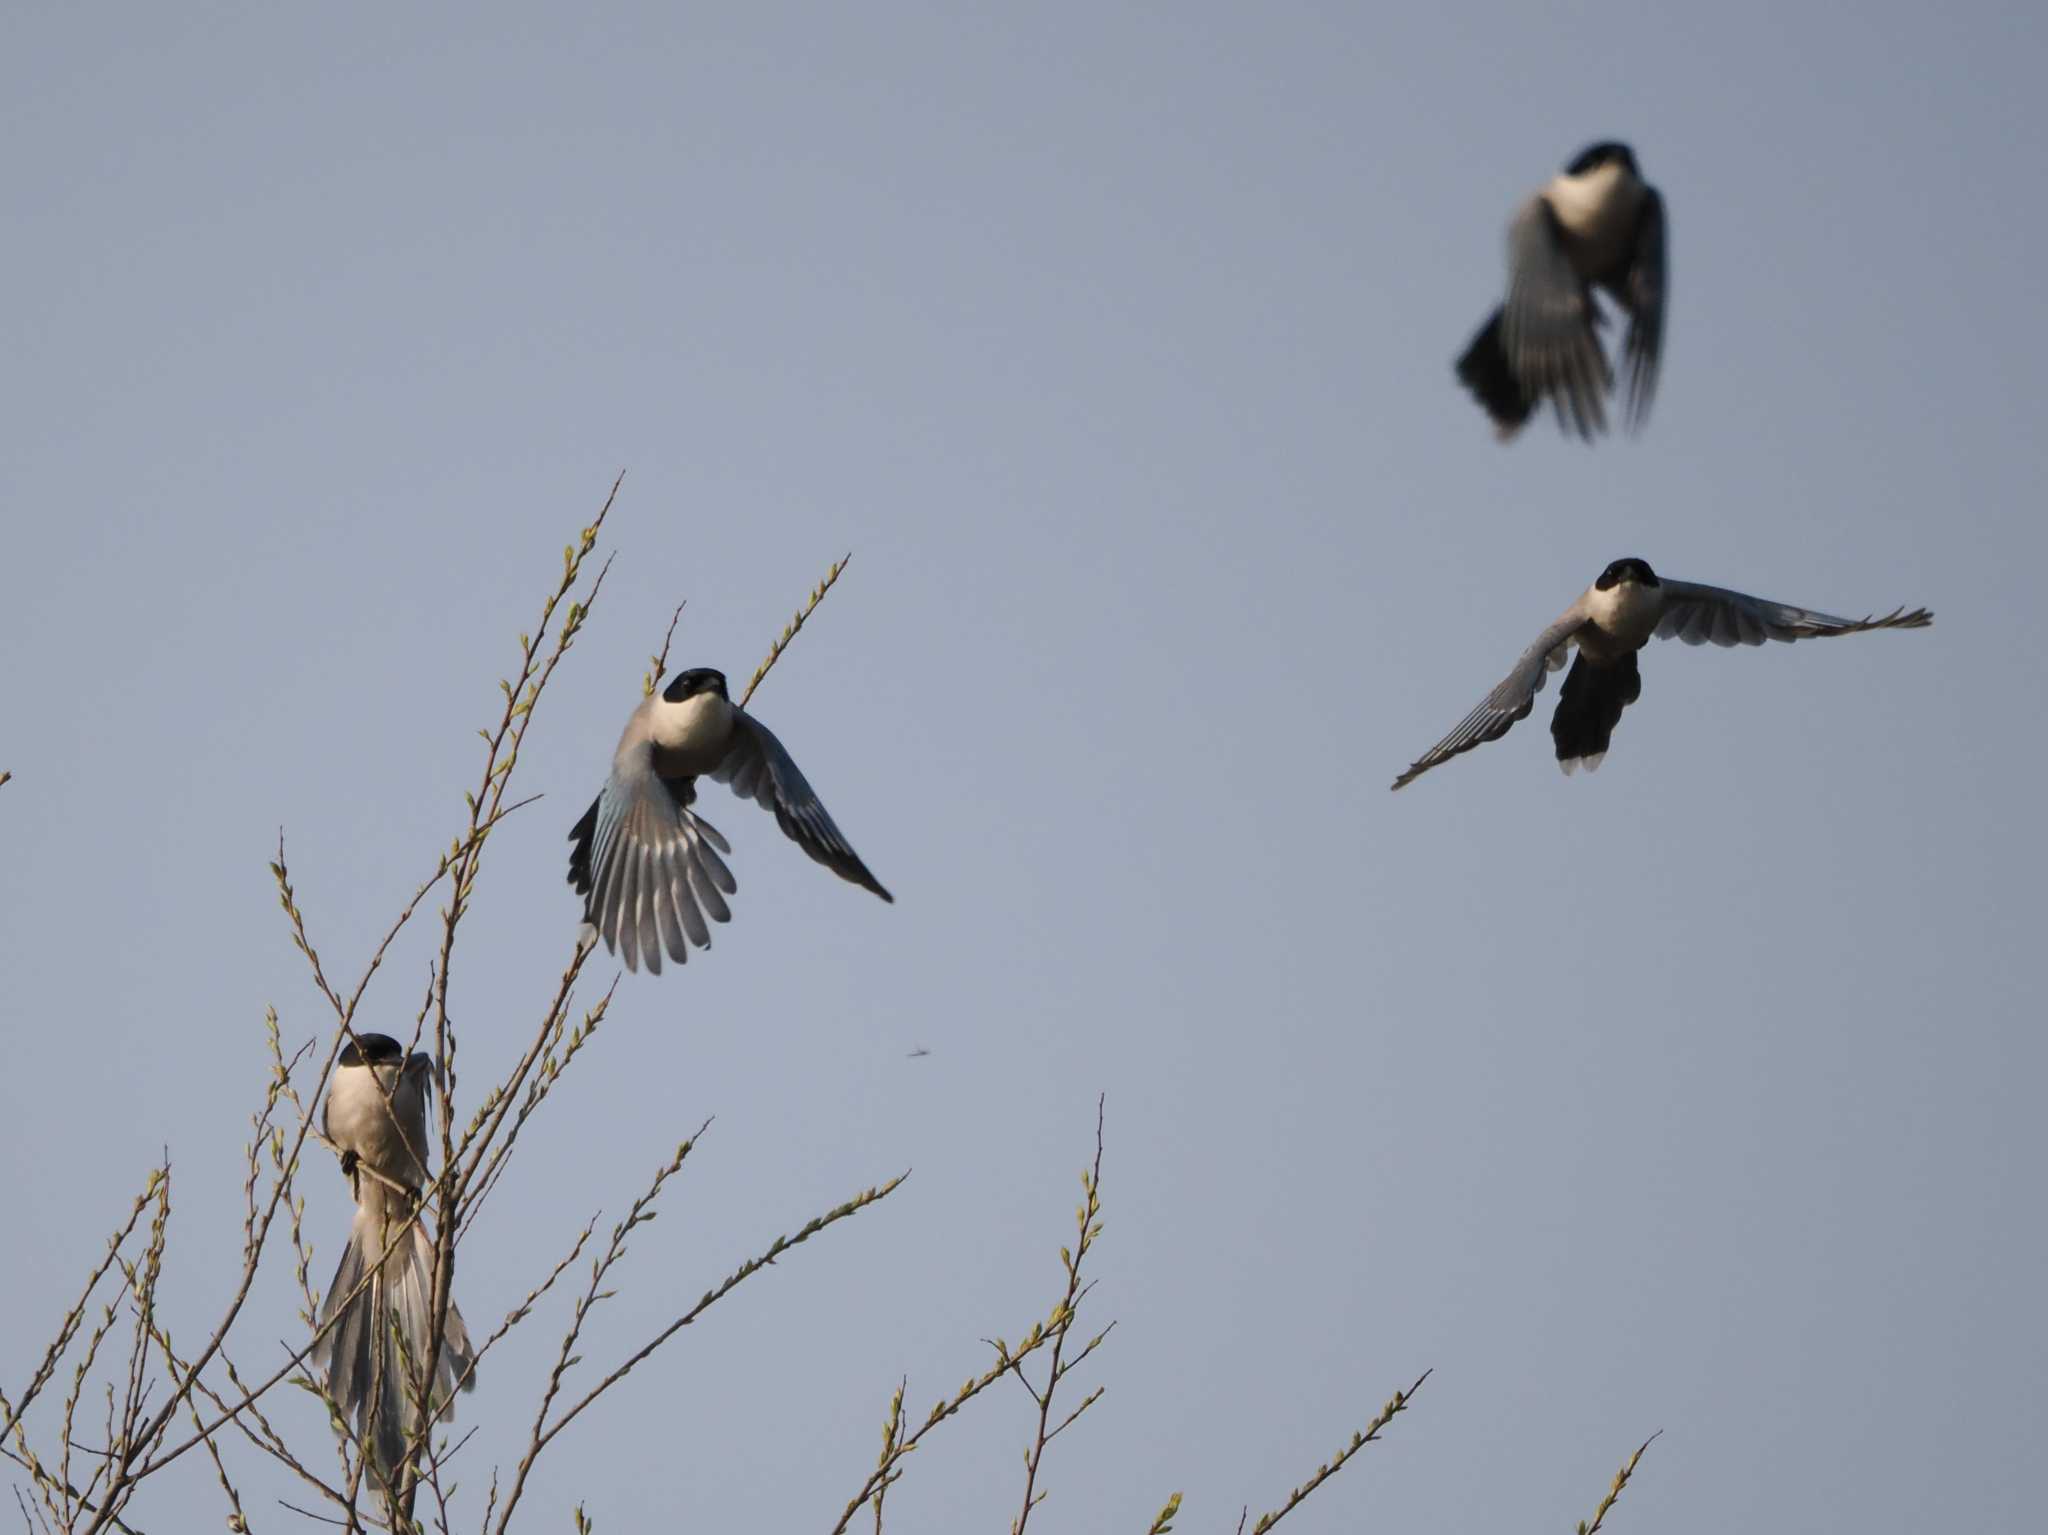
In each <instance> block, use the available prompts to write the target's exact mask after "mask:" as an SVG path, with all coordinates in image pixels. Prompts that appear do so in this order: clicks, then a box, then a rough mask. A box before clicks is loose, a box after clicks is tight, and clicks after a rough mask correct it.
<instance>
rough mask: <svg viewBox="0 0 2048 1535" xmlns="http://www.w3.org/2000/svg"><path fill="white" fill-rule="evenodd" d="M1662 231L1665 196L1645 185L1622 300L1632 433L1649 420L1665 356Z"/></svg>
mask: <svg viewBox="0 0 2048 1535" xmlns="http://www.w3.org/2000/svg"><path fill="white" fill-rule="evenodd" d="M1664 235H1665V221H1664V199H1663V198H1662V197H1661V196H1659V195H1658V192H1657V189H1656V188H1655V187H1645V188H1644V189H1643V205H1642V209H1641V211H1640V212H1639V213H1638V214H1637V215H1636V239H1635V250H1634V255H1633V256H1632V257H1631V258H1630V260H1629V265H1628V272H1627V275H1626V276H1624V277H1623V279H1622V287H1621V296H1622V303H1623V305H1624V307H1626V308H1627V310H1628V314H1629V325H1628V339H1627V340H1626V341H1625V342H1623V344H1622V363H1623V366H1624V368H1625V370H1626V377H1627V381H1628V394H1627V402H1626V409H1627V414H1628V429H1629V430H1630V431H1632V432H1635V431H1640V430H1641V429H1642V426H1643V423H1644V422H1645V421H1647V420H1649V419H1650V401H1651V399H1652V398H1654V397H1655V395H1656V393H1657V369H1658V365H1659V364H1660V363H1661V362H1662V361H1663V357H1664V304H1665V299H1666V297H1667V295H1668V294H1669V293H1670V277H1669V274H1668V268H1667V265H1666V258H1665V254H1664Z"/></svg>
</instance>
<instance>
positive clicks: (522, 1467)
mask: <svg viewBox="0 0 2048 1535" xmlns="http://www.w3.org/2000/svg"><path fill="white" fill-rule="evenodd" d="M708 1128H709V1121H706V1124H705V1126H704V1127H703V1128H702V1129H699V1130H698V1132H697V1136H692V1137H691V1138H690V1139H689V1140H686V1141H684V1142H683V1143H682V1144H681V1145H680V1146H678V1147H677V1148H676V1153H675V1155H674V1156H673V1157H671V1158H670V1159H669V1160H668V1161H667V1162H666V1163H664V1164H663V1165H662V1166H661V1167H660V1168H659V1169H657V1170H656V1172H655V1175H654V1181H653V1182H652V1183H651V1184H649V1185H648V1187H647V1191H646V1192H645V1193H644V1194H642V1195H641V1196H640V1197H639V1198H638V1199H636V1200H634V1201H633V1205H632V1208H631V1209H630V1210H628V1211H627V1213H626V1218H625V1219H624V1220H623V1221H621V1222H619V1224H618V1225H617V1226H616V1227H615V1228H613V1231H612V1239H611V1244H610V1245H609V1246H608V1247H607V1248H606V1250H605V1252H604V1255H603V1256H602V1257H600V1258H599V1259H598V1260H597V1261H596V1262H595V1263H594V1264H592V1265H591V1273H590V1283H589V1285H588V1287H587V1288H586V1289H585V1290H584V1293H583V1295H582V1297H581V1299H579V1300H578V1301H577V1303H576V1312H575V1316H574V1317H573V1318H572V1320H571V1322H570V1325H569V1330H568V1332H567V1333H566V1334H565V1335H564V1336H563V1338H562V1346H561V1349H560V1351H559V1352H558V1353H557V1355H556V1359H555V1367H554V1369H553V1371H552V1372H551V1373H550V1375H549V1377H548V1383H547V1386H546V1388H545V1390H544V1391H543V1394H542V1396H541V1403H540V1407H539V1409H538V1410H537V1411H536V1412H535V1414H534V1419H533V1430H532V1432H531V1434H530V1435H529V1437H528V1439H527V1445H526V1453H525V1454H524V1455H523V1456H522V1457H521V1458H520V1461H519V1465H518V1468H517V1469H516V1470H515V1471H514V1473H513V1477H512V1486H511V1488H510V1489H509V1490H508V1491H507V1492H506V1494H505V1501H504V1504H503V1506H502V1507H501V1508H500V1510H499V1513H498V1522H497V1526H496V1529H497V1532H498V1535H505V1531H506V1530H507V1528H508V1527H509V1526H510V1524H511V1520H512V1514H513V1511H514V1510H515V1509H517V1508H518V1506H519V1500H520V1498H521V1497H522V1496H523V1495H524V1494H525V1491H526V1481H527V1477H528V1476H529V1475H530V1474H531V1473H532V1471H533V1467H534V1463H535V1462H536V1461H538V1460H539V1459H540V1455H541V1452H542V1451H543V1450H545V1449H546V1448H547V1447H548V1445H549V1444H550V1443H551V1442H552V1441H553V1439H554V1437H555V1436H556V1435H557V1434H559V1433H561V1431H562V1430H563V1429H565V1428H567V1427H568V1426H569V1425H570V1424H571V1423H573V1422H575V1421H576V1419H577V1417H578V1416H579V1415H580V1414H581V1413H582V1412H583V1410H584V1409H585V1408H586V1407H588V1406H590V1404H591V1403H592V1402H595V1401H596V1400H597V1399H598V1398H599V1397H601V1396H603V1395H604V1393H605V1392H607V1391H609V1390H610V1389H611V1388H612V1387H613V1386H615V1385H617V1384H618V1383H619V1382H620V1381H622V1380H624V1379H625V1378H626V1377H627V1376H628V1375H630V1374H631V1373H632V1372H633V1370H634V1368H635V1367H636V1366H637V1365H639V1364H640V1363H641V1362H642V1361H644V1360H645V1359H646V1358H647V1357H648V1356H649V1355H650V1354H652V1353H653V1352H654V1351H655V1350H656V1349H658V1348H660V1347H661V1346H662V1345H663V1344H664V1343H666V1342H668V1340H669V1339H670V1338H672V1337H674V1336H675V1335H676V1334H677V1333H678V1332H680V1331H682V1330H683V1329H684V1328H685V1327H688V1326H690V1325H691V1324H692V1323H693V1322H695V1321H696V1320H697V1318H698V1317H700V1316H702V1315H703V1314H704V1313H705V1312H706V1311H708V1310H709V1309H710V1308H711V1307H712V1306H714V1305H716V1304H717V1303H718V1302H719V1301H720V1300H723V1299H724V1298H725V1297H726V1296H727V1295H729V1294H731V1293H732V1291H733V1290H734V1289H736V1288H738V1286H739V1285H741V1284H742V1283H744V1282H745V1281H746V1280H747V1279H749V1278H751V1277H752V1276H753V1275H755V1274H757V1273H759V1272H760V1271H761V1270H762V1269H764V1268H766V1267H768V1266H769V1265H770V1264H772V1263H774V1262H775V1260H776V1259H777V1258H779V1257H781V1256H782V1255H783V1254H784V1253H785V1252H788V1251H789V1250H790V1249H791V1248H792V1247H797V1246H801V1245H802V1244H803V1243H805V1242H808V1241H809V1240H810V1239H811V1238H812V1237H814V1236H816V1235H817V1234H818V1233H819V1232H821V1231H823V1230H824V1229H825V1228H826V1227H827V1226H831V1225H835V1224H836V1223H838V1222H839V1221H842V1220H845V1219H846V1218H847V1217H848V1216H851V1215H856V1214H858V1213H859V1212H860V1211H862V1210H865V1209H866V1208H867V1207H868V1206H869V1205H872V1204H874V1203H876V1202H877V1201H879V1200H883V1199H886V1198H888V1197H889V1195H891V1194H893V1193H894V1192H895V1191H896V1190H897V1189H898V1188H899V1187H901V1186H902V1183H903V1180H904V1179H905V1178H907V1177H909V1176H910V1175H909V1174H908V1173H900V1174H898V1175H897V1176H896V1177H894V1178H891V1179H890V1180H889V1181H888V1182H887V1183H885V1184H882V1185H881V1186H879V1187H877V1188H870V1189H867V1190H866V1191H864V1192H862V1193H860V1194H856V1195H855V1196H854V1197H853V1198H852V1199H849V1200H847V1201H846V1203H844V1204H842V1205H839V1206H838V1207H836V1208H835V1209H831V1210H828V1211H826V1212H825V1213H824V1214H823V1215H820V1216H815V1217H813V1218H812V1219H811V1220H810V1221H808V1222H807V1223H806V1224H805V1225H804V1226H803V1227H802V1228H801V1229H799V1230H798V1231H797V1232H796V1234H795V1235H793V1236H782V1237H777V1238H776V1239H775V1240H774V1241H773V1242H772V1243H770V1244H769V1246H768V1249H767V1251H765V1252H763V1253H761V1254H760V1255H759V1256H758V1257H754V1258H749V1259H748V1260H747V1261H746V1262H745V1263H742V1264H741V1265H740V1266H739V1267H738V1268H737V1269H735V1270H734V1271H733V1272H732V1273H730V1274H728V1275H727V1276H726V1277H725V1279H724V1280H723V1282H721V1283H720V1284H719V1285H718V1286H716V1287H715V1288H714V1289H710V1290H707V1291H705V1292H704V1295H703V1297H702V1298H701V1299H700V1300H699V1301H698V1302H697V1304H696V1305H694V1306H692V1307H691V1308H690V1309H689V1310H688V1311H686V1312H684V1313H683V1314H682V1315H681V1316H679V1317H677V1318H676V1320H675V1321H673V1322H671V1323H669V1325H668V1326H667V1327H665V1328H663V1329H662V1330H661V1331H660V1332H659V1333H656V1334H655V1335H654V1337H653V1338H651V1339H650V1340H648V1342H647V1343H645V1344H643V1345H642V1346H641V1347H640V1348H639V1349H637V1350H636V1351H635V1352H634V1353H632V1354H631V1355H629V1356H628V1357H627V1358H626V1359H625V1361H624V1362H623V1363H621V1364H620V1365H619V1366H618V1367H617V1368H616V1369H614V1370H613V1371H612V1372H611V1373H610V1374H609V1375H607V1376H605V1377H604V1379H602V1380H600V1381H599V1382H598V1383H597V1384H596V1385H594V1386H592V1387H591V1388H590V1389H589V1390H588V1391H586V1392H584V1393H583V1395H582V1396H581V1397H580V1398H578V1399H577V1401H576V1402H575V1403H574V1404H573V1405H571V1406H570V1407H568V1408H566V1409H564V1410H563V1411H562V1412H560V1413H559V1414H557V1415H556V1416H555V1418H554V1421H553V1422H549V1421H548V1411H549V1409H550V1408H551V1407H552V1406H553V1404H554V1401H555V1398H556V1396H557V1395H558V1394H559V1393H560V1391H561V1388H562V1380H563V1377H565V1376H566V1375H567V1374H568V1372H569V1370H570V1369H571V1368H572V1367H573V1366H574V1365H575V1364H576V1363H577V1362H578V1356H577V1355H576V1353H575V1348H576V1343H577V1340H578V1339H579V1338H580V1337H581V1336H582V1331H583V1323H584V1321H585V1319H586V1318H587V1317H588V1316H589V1314H590V1312H591V1310H592V1308H594V1307H595V1306H596V1305H598V1304H599V1303H600V1302H602V1301H604V1300H607V1299H609V1298H610V1296H611V1294H612V1292H611V1291H609V1290H605V1289H603V1288H602V1286H603V1284H604V1280H605V1276H606V1275H607V1274H609V1273H610V1271H611V1268H612V1266H613V1265H614V1264H615V1263H617V1262H618V1260H619V1259H620V1258H622V1257H624V1256H625V1253H626V1238H627V1237H628V1236H629V1235H630V1234H631V1233H632V1231H633V1230H634V1228H635V1227H637V1226H641V1225H644V1224H645V1223H646V1222H648V1221H651V1220H653V1219H654V1216H655V1211H654V1209H653V1205H654V1201H655V1199H656V1198H657V1197H658V1196H659V1195H660V1193H661V1189H662V1186H663V1185H664V1184H665V1183H667V1182H668V1180H669V1179H670V1178H672V1177H674V1176H675V1174H676V1173H677V1172H678V1171H680V1170H681V1168H682V1165H683V1162H684V1159H685V1158H687V1157H688V1156H689V1154H690V1151H691V1149H692V1148H693V1147H694V1146H695V1145H696V1142H697V1138H698V1136H701V1135H702V1134H703V1133H704V1129H708Z"/></svg>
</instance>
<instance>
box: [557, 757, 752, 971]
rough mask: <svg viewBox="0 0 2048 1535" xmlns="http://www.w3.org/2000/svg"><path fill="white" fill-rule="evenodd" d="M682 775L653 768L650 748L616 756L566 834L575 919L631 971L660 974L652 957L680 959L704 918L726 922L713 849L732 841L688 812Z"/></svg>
mask: <svg viewBox="0 0 2048 1535" xmlns="http://www.w3.org/2000/svg"><path fill="white" fill-rule="evenodd" d="M695 798H696V789H695V786H694V783H693V781H692V780H690V779H687V778H675V779H667V778H663V777H661V776H660V775H659V774H657V773H656V772H655V771H654V762H653V748H652V747H651V745H648V744H646V743H642V744H641V745H639V746H637V747H633V748H629V749H627V750H623V751H621V752H620V753H619V755H618V757H617V758H615V759H614V760H613V763H612V773H611V777H610V778H608V779H607V780H606V781H605V786H604V792H602V793H601V794H599V795H598V797H597V799H596V800H595V801H593V802H592V804H591V807H590V809H589V810H587V811H585V812H584V814H583V818H582V819H581V820H580V821H578V822H577V823H576V825H575V826H574V827H573V828H572V829H571V830H570V832H569V837H570V840H571V842H572V843H573V844H574V846H572V847H571V849H570V851H569V883H570V884H571V885H573V886H575V887H576V893H577V894H578V895H581V896H583V897H584V905H583V920H584V921H585V922H587V923H589V924H590V926H591V927H593V928H595V929H596V930H597V934H598V936H599V937H601V938H602V939H604V943H605V947H606V948H608V949H610V950H612V951H613V952H614V953H616V954H618V955H619V957H620V958H621V959H623V960H624V961H625V964H626V968H627V969H628V970H637V969H638V968H639V967H640V962H641V961H642V960H645V961H646V964H647V969H648V971H649V972H650V973H652V974H654V975H659V974H661V956H662V951H663V950H664V949H665V950H667V952H668V957H669V958H670V959H672V960H674V961H675V962H676V963H677V964H679V965H680V964H682V963H684V962H685V961H686V960H688V959H689V957H690V945H691V944H695V945H696V946H697V947H698V948H700V949H708V948H709V947H710V946H711V930H710V928H709V927H708V926H706V924H705V920H704V919H705V917H706V915H707V914H708V915H709V916H710V918H711V920H712V921H713V922H727V921H730V920H731V919H732V909H731V908H730V907H729V906H727V905H726V901H725V897H726V896H729V895H732V894H733V893H734V892H736V891H737V890H738V889H739V884H738V882H737V881H736V880H734V879H733V877H732V871H731V870H730V869H728V868H727V867H726V866H725V861H724V860H723V859H722V858H720V857H719V856H718V855H719V854H720V853H730V852H731V851H732V845H731V844H730V843H728V842H727V841H726V840H725V838H724V837H723V836H721V835H720V834H719V831H718V828H717V827H715V826H713V825H712V824H711V823H710V822H709V821H707V820H705V819H704V818H703V817H702V816H699V815H698V814H697V813H696V812H695V811H694V810H692V809H691V808H690V805H691V802H692V801H693V800H694V799H695Z"/></svg>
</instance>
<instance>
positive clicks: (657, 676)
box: [640, 597, 690, 698]
mask: <svg viewBox="0 0 2048 1535" xmlns="http://www.w3.org/2000/svg"><path fill="white" fill-rule="evenodd" d="M689 605H690V599H689V598H687V597H685V598H684V599H683V600H682V601H681V602H679V603H677V604H676V610H675V612H673V613H671V614H670V615H669V618H668V633H666V634H664V635H663V636H662V637H661V654H659V655H654V656H649V657H648V658H647V663H648V672H647V675H646V676H644V677H642V678H641V679H640V696H641V697H642V698H652V697H653V696H654V690H655V688H657V687H659V686H660V685H661V679H662V678H663V677H665V676H667V675H668V647H669V641H671V640H673V639H674V638H675V637H676V621H677V620H678V619H680V618H681V617H682V616H683V609H684V608H686V607H688V606H689Z"/></svg>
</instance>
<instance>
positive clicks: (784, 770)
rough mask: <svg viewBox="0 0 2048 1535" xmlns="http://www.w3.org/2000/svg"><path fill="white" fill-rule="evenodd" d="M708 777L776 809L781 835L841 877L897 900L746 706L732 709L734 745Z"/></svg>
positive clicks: (767, 806) (743, 795)
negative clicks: (883, 885)
mask: <svg viewBox="0 0 2048 1535" xmlns="http://www.w3.org/2000/svg"><path fill="white" fill-rule="evenodd" d="M711 776H712V777H713V778H715V779H716V780H718V782H720V783H722V784H726V785H728V786H729V787H730V788H731V789H732V792H733V793H735V794H737V795H738V796H739V797H740V798H741V799H750V800H758V801H759V802H760V804H761V805H762V807H763V808H764V809H767V810H772V811H774V812H775V824H776V825H778V826H780V827H781V828H782V830H783V834H784V835H785V836H787V837H788V838H789V839H790V841H792V842H794V843H795V844H796V845H797V846H798V847H800V848H802V849H803V850H804V851H805V852H806V853H809V854H810V855H811V857H812V858H814V859H816V860H817V861H818V862H819V863H821V864H823V865H824V866H825V867H826V868H828V869H830V870H831V871H832V872H833V873H834V874H837V875H838V876H839V877H840V878H841V879H848V880H852V881H853V883H855V884H856V885H859V886H861V887H862V888H864V889H867V890H872V891H874V893H875V894H876V895H878V896H880V897H881V898H882V899H883V900H885V901H892V902H893V901H894V900H895V899H896V897H894V896H893V895H891V894H889V892H888V891H887V890H885V889H883V888H882V882H881V881H880V880H878V879H876V878H875V877H874V875H872V874H870V873H869V872H868V866H867V865H866V864H864V863H862V862H861V861H860V855H859V854H858V853H856V852H854V850H853V845H852V844H851V843H849V842H848V841H847V840H846V834H845V833H844V832H842V831H841V830H840V829H839V828H838V826H837V825H836V824H834V822H833V820H832V817H831V816H830V815H829V814H828V813H827V812H826V809H825V807H824V805H823V804H821V803H820V802H819V800H818V795H817V791H816V790H814V789H813V788H812V787H811V786H810V783H809V782H808V781H807V780H806V779H805V778H804V775H803V774H802V773H801V772H799V771H798V769H797V765H796V763H795V762H793V761H791V760H790V755H789V753H788V752H787V751H786V750H784V749H783V745H782V743H781V742H780V741H778V740H776V739H775V735H774V732H772V731H770V730H769V728H768V727H767V726H766V725H764V724H762V723H761V722H760V721H759V720H757V719H755V718H754V717H753V716H752V715H751V714H749V713H747V712H746V710H744V709H740V710H737V711H736V718H735V720H734V724H733V732H732V744H731V745H729V746H727V747H726V749H725V757H724V759H723V760H722V761H721V762H720V763H719V764H718V766H717V767H715V768H713V769H712V770H711Z"/></svg>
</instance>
